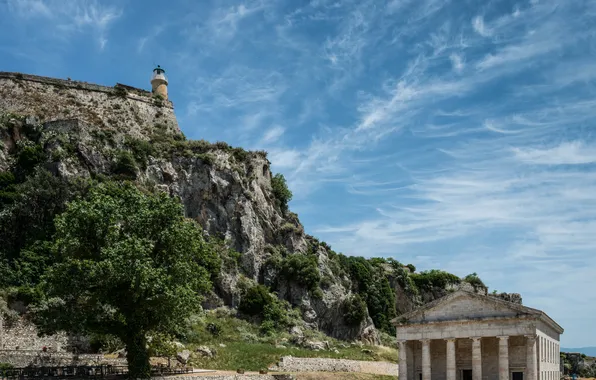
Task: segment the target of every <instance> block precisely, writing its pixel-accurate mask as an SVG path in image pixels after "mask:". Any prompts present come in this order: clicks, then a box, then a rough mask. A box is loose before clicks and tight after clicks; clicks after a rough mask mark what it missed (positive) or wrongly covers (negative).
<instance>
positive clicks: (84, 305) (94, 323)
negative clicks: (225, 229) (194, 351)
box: [32, 183, 220, 378]
mask: <svg viewBox="0 0 596 380" xmlns="http://www.w3.org/2000/svg"><path fill="white" fill-rule="evenodd" d="M55 224H56V234H55V236H54V242H53V246H52V251H53V253H54V256H55V257H57V258H58V262H57V263H55V264H53V265H52V266H51V267H50V268H48V269H47V271H46V272H45V273H44V274H43V276H42V281H41V284H40V289H41V290H42V294H43V297H42V299H41V300H40V301H39V302H37V303H36V305H35V306H34V308H33V309H32V310H33V316H34V320H35V322H36V324H37V325H38V327H39V328H40V329H41V332H42V333H45V334H51V333H55V332H57V331H68V332H71V333H83V334H84V333H96V334H112V335H115V336H117V337H118V338H120V339H121V340H122V341H123V342H124V343H125V345H126V349H127V359H128V363H129V364H128V366H129V371H130V373H131V376H132V377H133V378H147V377H148V376H149V353H148V351H147V348H146V345H147V334H149V333H158V334H159V333H161V334H174V333H176V332H177V331H179V329H180V326H182V325H183V324H184V321H185V319H186V318H187V317H188V316H190V315H191V314H192V313H193V312H196V311H197V307H198V305H199V304H200V301H201V294H205V293H206V292H208V291H209V290H210V289H211V286H212V284H211V280H212V279H213V278H215V277H216V276H218V274H219V268H220V262H219V258H218V257H217V256H216V255H215V254H214V250H213V249H212V248H211V247H209V245H208V244H207V243H206V242H205V241H204V239H203V237H202V234H201V232H200V230H199V229H198V228H197V226H196V225H195V223H194V222H192V221H190V220H188V219H185V218H184V216H183V213H182V206H181V204H180V203H179V202H178V201H177V200H175V199H173V198H169V197H167V196H166V195H164V194H163V193H158V194H146V193H142V192H141V191H140V190H138V189H137V188H135V187H134V186H133V185H131V184H126V183H120V184H115V183H106V184H100V185H99V186H97V187H95V188H93V189H92V190H91V191H90V193H89V195H88V196H87V197H86V198H85V199H81V200H77V201H74V202H71V203H70V204H68V206H67V209H66V211H65V212H64V213H63V214H61V215H60V216H58V217H57V218H56V222H55Z"/></svg>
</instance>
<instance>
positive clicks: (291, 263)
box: [279, 254, 321, 291]
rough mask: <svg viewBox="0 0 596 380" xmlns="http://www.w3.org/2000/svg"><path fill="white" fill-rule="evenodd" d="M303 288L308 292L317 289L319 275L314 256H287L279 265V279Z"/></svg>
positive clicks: (319, 279)
mask: <svg viewBox="0 0 596 380" xmlns="http://www.w3.org/2000/svg"><path fill="white" fill-rule="evenodd" d="M282 279H283V280H284V281H288V282H294V283H296V284H298V285H301V286H304V287H305V288H307V289H308V290H310V291H314V290H316V289H317V288H318V286H319V282H320V281H321V273H319V267H318V263H317V258H316V256H313V255H302V254H293V255H288V256H287V257H286V258H285V259H284V260H283V261H282V263H281V271H280V279H279V280H282Z"/></svg>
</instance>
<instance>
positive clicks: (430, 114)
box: [0, 0, 596, 347]
mask: <svg viewBox="0 0 596 380" xmlns="http://www.w3.org/2000/svg"><path fill="white" fill-rule="evenodd" d="M0 20H1V22H0V70H4V71H21V72H27V73H34V74H39V75H47V76H55V77H62V78H66V77H71V78H73V79H76V80H85V81H88V82H95V83H100V84H106V85H113V84H115V83H116V82H121V83H126V84H129V85H132V86H137V87H144V88H149V78H150V76H151V70H152V68H153V65H154V64H160V65H162V66H163V67H164V68H166V70H167V74H168V76H169V80H170V84H169V92H170V97H171V99H172V100H173V102H174V104H175V107H176V114H177V116H178V119H179V122H180V124H181V128H182V130H183V131H184V133H185V134H186V136H187V137H189V138H194V139H199V138H204V139H207V140H211V141H217V140H224V141H227V142H228V143H230V144H232V145H235V146H242V147H245V148H249V149H265V150H267V151H268V152H269V159H270V160H271V162H272V168H273V170H274V171H275V172H281V173H283V174H284V175H285V176H286V178H287V179H288V181H289V184H290V186H291V189H292V190H293V192H294V200H293V201H292V202H291V208H292V209H293V210H294V211H296V212H297V213H298V214H299V216H300V219H301V220H302V222H303V223H304V225H305V228H306V231H307V232H308V233H310V234H313V235H315V236H317V237H319V238H321V239H322V240H324V241H327V242H328V243H329V244H331V245H332V246H333V247H334V249H336V250H338V251H342V252H344V253H346V254H352V255H362V256H385V257H389V256H391V257H395V258H396V259H398V260H400V261H402V262H404V263H413V264H415V265H416V266H417V267H418V269H420V270H424V269H429V268H440V269H444V270H448V271H451V272H453V273H455V274H457V275H460V276H464V275H467V274H469V273H472V272H477V273H478V274H479V275H480V277H481V278H482V279H483V280H484V281H485V282H486V283H487V284H488V285H489V286H490V288H491V290H492V289H497V290H498V291H507V292H519V293H521V294H522V296H523V299H524V303H525V304H526V305H529V306H532V307H536V308H540V309H542V310H544V311H545V312H546V313H548V314H549V315H550V316H551V317H553V318H554V319H555V320H557V321H558V322H559V323H560V324H561V325H562V326H563V327H564V328H565V329H566V332H565V334H564V335H563V336H562V345H563V346H575V347H578V346H588V345H596V338H595V336H596V325H595V324H594V323H593V322H594V321H595V320H596V318H595V317H594V315H596V292H595V291H594V290H595V289H596V275H595V272H596V255H595V253H596V239H595V236H596V191H595V189H596V171H595V170H594V169H595V167H596V129H595V128H596V127H595V121H596V60H595V59H594V58H595V54H594V53H595V51H596V39H595V34H596V2H590V1H563V0H561V1H553V0H520V1H504V0H503V1H479V0H478V1H475V0H474V1H473V0H457V1H456V0H388V1H384V0H312V1H298V0H292V1H278V0H233V1H228V0H221V1H202V0H201V1H197V0H170V1H155V0H118V1H110V0H105V1H92V0H89V1H83V0H80V1H77V0H69V1H65V0H53V1H52V0H47V1H42V0H0Z"/></svg>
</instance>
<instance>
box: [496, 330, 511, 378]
mask: <svg viewBox="0 0 596 380" xmlns="http://www.w3.org/2000/svg"><path fill="white" fill-rule="evenodd" d="M497 338H499V380H509V337H508V336H498V337H497Z"/></svg>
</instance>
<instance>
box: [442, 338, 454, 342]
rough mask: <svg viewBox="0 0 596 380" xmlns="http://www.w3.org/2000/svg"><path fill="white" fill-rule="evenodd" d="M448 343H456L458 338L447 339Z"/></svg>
mask: <svg viewBox="0 0 596 380" xmlns="http://www.w3.org/2000/svg"><path fill="white" fill-rule="evenodd" d="M445 340H446V341H447V342H455V341H456V340H457V338H445Z"/></svg>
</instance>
